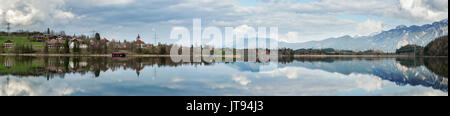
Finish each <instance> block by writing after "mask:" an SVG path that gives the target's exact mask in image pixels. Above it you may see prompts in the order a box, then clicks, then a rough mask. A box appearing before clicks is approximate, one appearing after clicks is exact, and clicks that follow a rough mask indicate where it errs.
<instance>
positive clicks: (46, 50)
mask: <svg viewBox="0 0 450 116" xmlns="http://www.w3.org/2000/svg"><path fill="white" fill-rule="evenodd" d="M44 54H48V44H47V42H44Z"/></svg>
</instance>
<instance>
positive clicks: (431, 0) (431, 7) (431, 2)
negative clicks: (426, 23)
mask: <svg viewBox="0 0 450 116" xmlns="http://www.w3.org/2000/svg"><path fill="white" fill-rule="evenodd" d="M399 1H400V5H401V8H402V9H404V10H405V11H406V12H407V13H408V14H409V15H411V16H412V17H413V18H417V19H422V18H423V19H426V20H430V21H436V20H441V19H444V18H448V0H399Z"/></svg>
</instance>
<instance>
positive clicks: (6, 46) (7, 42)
mask: <svg viewBox="0 0 450 116" xmlns="http://www.w3.org/2000/svg"><path fill="white" fill-rule="evenodd" d="M13 47H14V41H13V40H7V41H6V42H5V48H13Z"/></svg>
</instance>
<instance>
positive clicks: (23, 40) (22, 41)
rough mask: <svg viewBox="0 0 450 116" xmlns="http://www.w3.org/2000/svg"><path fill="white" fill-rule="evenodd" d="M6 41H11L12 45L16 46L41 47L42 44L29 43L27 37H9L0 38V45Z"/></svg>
mask: <svg viewBox="0 0 450 116" xmlns="http://www.w3.org/2000/svg"><path fill="white" fill-rule="evenodd" d="M8 40H13V41H14V45H17V44H31V45H33V47H36V48H40V47H42V44H43V43H42V42H30V41H29V40H28V39H27V37H11V36H0V44H4V43H5V42H6V41H8Z"/></svg>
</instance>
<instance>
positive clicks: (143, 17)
mask: <svg viewBox="0 0 450 116" xmlns="http://www.w3.org/2000/svg"><path fill="white" fill-rule="evenodd" d="M0 2H1V4H0V24H1V25H0V31H5V28H6V27H5V25H6V23H7V22H9V23H11V24H12V25H13V30H20V29H22V30H33V31H44V30H46V28H47V27H50V28H52V29H54V30H56V31H60V30H64V31H65V32H66V33H67V34H87V35H91V34H92V33H93V32H94V31H96V32H100V33H101V34H102V35H103V36H105V37H107V38H108V39H115V40H134V39H135V37H136V36H137V35H138V34H141V36H142V37H143V40H144V41H147V42H149V43H151V42H154V33H155V32H156V33H157V38H158V41H161V42H163V43H170V42H173V40H169V39H168V38H169V36H170V31H171V29H172V28H173V27H176V26H185V27H188V28H192V20H193V18H201V19H202V25H203V26H204V27H206V26H217V27H219V28H222V29H223V28H224V27H235V28H238V27H246V26H251V27H256V26H265V27H273V26H276V27H278V28H279V37H280V39H281V40H282V41H285V42H306V41H312V40H322V39H326V38H330V37H338V36H343V35H351V36H364V35H370V34H373V33H377V32H380V31H382V30H387V29H391V28H395V27H396V26H398V25H422V24H426V23H432V22H434V21H440V20H442V19H446V18H448V0H0ZM222 31H223V30H222Z"/></svg>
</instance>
